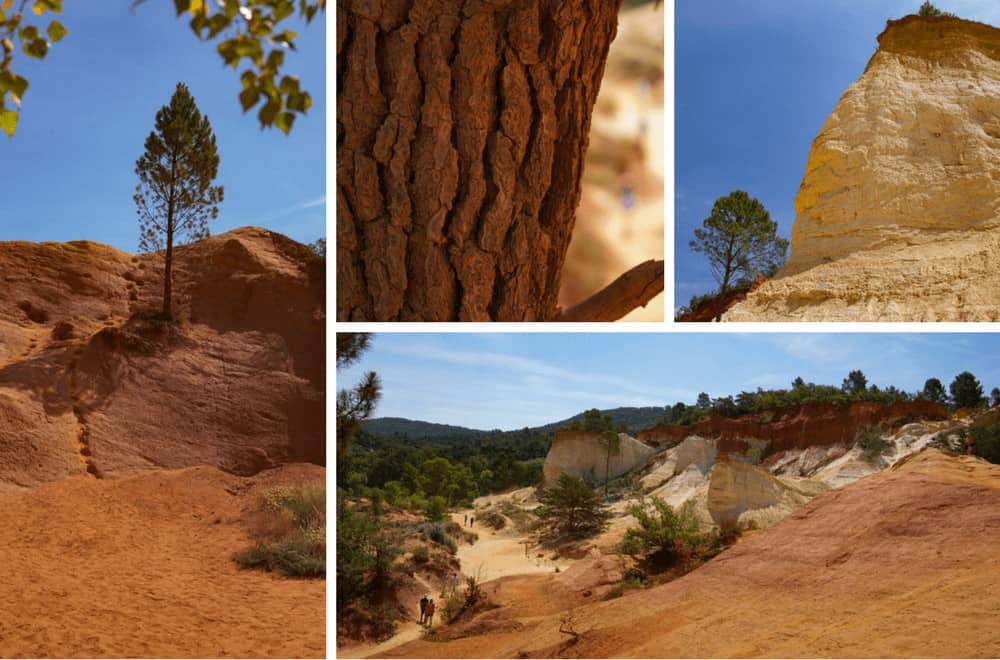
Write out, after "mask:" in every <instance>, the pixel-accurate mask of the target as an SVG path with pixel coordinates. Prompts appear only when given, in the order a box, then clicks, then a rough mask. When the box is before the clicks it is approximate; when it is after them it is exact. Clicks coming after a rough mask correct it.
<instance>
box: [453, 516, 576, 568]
mask: <svg viewBox="0 0 1000 660" xmlns="http://www.w3.org/2000/svg"><path fill="white" fill-rule="evenodd" d="M477 501H478V500H477ZM466 515H470V516H475V515H476V511H475V510H473V509H466V510H462V511H455V512H453V513H452V514H451V519H452V520H453V521H455V522H456V523H458V524H459V525H462V523H463V519H464V516H466ZM463 527H464V528H465V529H468V530H471V531H473V532H476V533H477V534H479V540H478V541H476V542H475V543H474V544H472V545H466V544H464V543H463V544H461V545H459V547H458V553H457V554H456V556H457V557H458V560H459V561H460V562H461V563H462V573H464V574H465V575H477V576H478V578H479V581H480V582H488V581H490V580H496V579H498V578H502V577H508V576H511V575H533V574H537V573H554V572H555V569H556V567H557V566H558V567H559V570H565V569H566V567H567V566H568V562H567V560H560V561H558V562H556V561H552V560H551V559H550V558H549V557H550V556H551V555H552V551H551V550H550V551H548V552H547V553H545V552H543V551H542V550H541V548H539V547H537V546H534V545H532V546H529V547H528V553H527V556H525V552H524V543H523V542H522V540H523V537H522V536H521V535H520V534H518V533H517V531H515V530H514V529H513V528H512V527H510V526H508V527H506V528H504V529H502V530H500V531H495V530H493V529H491V528H489V527H487V526H486V525H482V524H480V523H478V522H477V523H476V524H475V525H474V526H471V527H469V526H466V525H463ZM540 554H541V555H543V556H542V557H539V556H538V555H540Z"/></svg>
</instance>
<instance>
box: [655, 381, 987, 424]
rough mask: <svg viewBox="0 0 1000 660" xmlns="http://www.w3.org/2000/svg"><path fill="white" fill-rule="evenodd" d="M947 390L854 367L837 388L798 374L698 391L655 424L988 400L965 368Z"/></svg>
mask: <svg viewBox="0 0 1000 660" xmlns="http://www.w3.org/2000/svg"><path fill="white" fill-rule="evenodd" d="M949 391H950V392H951V395H950V396H949V395H948V393H947V392H946V391H945V389H944V386H943V385H942V384H941V381H940V380H938V379H937V378H930V379H928V380H927V382H926V383H925V384H924V388H923V389H922V390H921V391H919V392H913V393H910V392H906V391H904V390H902V389H900V388H898V387H896V386H895V385H889V386H888V387H879V386H878V385H875V384H869V382H868V378H867V377H866V376H865V374H864V373H863V372H862V371H861V370H854V371H851V372H850V373H849V374H848V375H847V377H846V378H844V380H843V382H842V383H841V385H840V387H836V386H834V385H817V384H816V383H807V382H805V380H803V379H802V378H801V377H799V378H796V379H795V380H794V381H792V386H791V388H790V389H771V390H765V389H763V388H757V391H755V392H748V391H744V392H740V393H739V394H737V395H736V396H722V397H717V398H714V399H713V398H712V397H711V396H709V395H708V394H707V393H706V392H702V393H701V394H699V395H698V399H697V402H696V403H695V405H688V404H685V403H681V402H678V403H675V404H674V405H673V406H670V407H668V408H667V409H666V412H665V413H664V415H663V417H661V418H660V419H659V420H658V421H657V424H658V425H659V424H662V425H668V426H672V425H683V426H689V425H691V424H695V423H697V422H699V421H700V420H702V419H704V418H706V417H708V416H710V415H719V416H723V417H736V416H739V415H746V414H749V413H754V412H762V411H766V410H773V409H775V408H781V407H783V406H791V405H800V404H804V403H816V402H827V403H847V402H850V401H874V402H880V403H892V402H894V401H912V400H914V399H926V400H928V401H933V402H935V403H940V404H942V405H946V406H950V407H952V408H976V407H980V406H984V405H986V404H987V403H988V402H987V399H986V398H985V397H984V396H983V388H982V385H981V384H980V382H979V380H978V379H977V378H976V377H975V376H974V375H973V374H971V373H969V372H968V371H965V372H962V373H960V374H959V375H957V376H956V377H955V379H954V380H953V381H952V383H951V385H950V386H949ZM990 396H991V398H992V403H993V405H997V404H1000V388H993V391H992V392H991V394H990Z"/></svg>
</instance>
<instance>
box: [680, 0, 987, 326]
mask: <svg viewBox="0 0 1000 660" xmlns="http://www.w3.org/2000/svg"><path fill="white" fill-rule="evenodd" d="M921 4H922V0H822V1H821V2H820V1H816V0H677V3H676V10H675V12H676V19H675V20H676V31H675V35H676V36H675V38H676V81H675V85H676V91H675V94H676V115H675V121H676V140H675V144H676V161H675V162H676V189H675V195H676V205H675V208H676V224H675V226H676V240H675V247H674V251H675V259H676V271H675V272H676V293H675V305H677V306H680V305H685V304H687V302H688V300H690V298H691V296H692V295H694V294H701V293H707V292H709V291H711V290H714V289H716V288H717V287H718V284H717V283H716V282H715V281H714V280H713V279H712V275H711V273H710V271H709V270H708V267H707V266H706V265H705V262H704V257H703V256H702V255H700V254H697V253H693V252H691V250H690V248H689V247H688V242H689V241H690V240H691V239H692V238H693V231H694V228H695V227H698V226H700V225H701V223H702V221H703V220H704V219H705V218H706V217H708V215H709V213H710V212H711V209H712V204H713V202H714V201H715V200H716V199H717V198H719V197H722V196H724V195H727V194H729V193H730V192H732V191H733V190H737V189H742V190H746V191H747V192H749V193H750V194H751V195H753V196H754V197H757V198H758V199H760V200H761V201H762V202H763V203H764V206H765V207H767V209H768V210H769V211H770V212H771V217H772V219H774V220H777V221H778V224H779V233H780V234H781V235H782V236H785V237H786V238H787V237H789V236H790V233H791V226H792V221H793V220H794V209H793V207H792V201H793V200H794V198H795V193H796V192H797V191H798V188H799V184H800V183H801V180H802V175H803V173H804V171H805V164H806V157H807V156H808V153H809V146H810V144H811V143H812V140H813V138H815V137H816V135H817V134H818V133H819V129H820V128H821V127H822V125H823V122H824V121H825V120H826V118H827V116H828V115H829V114H830V113H831V112H832V111H833V108H834V106H835V105H836V104H837V100H838V99H839V98H840V96H841V95H842V94H843V93H844V91H845V90H846V89H847V87H848V86H849V85H850V84H851V83H853V82H854V81H855V80H857V79H858V78H859V77H860V76H861V74H862V72H863V71H864V68H865V65H866V64H867V62H868V60H869V58H871V56H872V55H873V54H874V53H875V49H876V48H877V46H878V42H877V41H876V37H877V36H878V34H879V33H880V32H882V30H883V29H884V28H885V22H886V20H887V19H889V18H899V17H901V16H904V15H906V14H911V13H915V12H916V10H917V9H918V8H919V6H920V5H921ZM935 4H936V5H937V6H938V7H939V8H941V9H943V10H945V11H950V12H953V13H956V14H957V15H959V16H961V17H963V18H968V19H972V20H979V21H983V22H986V23H991V24H993V25H1000V2H997V1H996V0H937V1H936V2H935Z"/></svg>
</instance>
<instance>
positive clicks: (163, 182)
mask: <svg viewBox="0 0 1000 660" xmlns="http://www.w3.org/2000/svg"><path fill="white" fill-rule="evenodd" d="M155 126H156V128H155V130H154V131H153V132H151V133H150V134H149V136H148V137H147V138H146V151H145V153H143V154H142V156H140V157H139V159H138V160H137V161H136V162H135V173H136V174H137V175H138V176H139V183H138V184H137V185H136V187H135V195H134V197H133V199H134V200H135V205H136V213H137V214H138V216H139V232H140V238H139V249H140V250H142V251H144V252H152V251H156V250H164V249H165V250H166V252H165V256H164V267H163V316H164V317H166V318H168V319H169V318H172V317H173V311H172V304H171V303H172V286H173V257H174V245H179V244H181V241H185V240H188V241H196V240H199V239H202V238H206V237H208V236H209V235H210V232H209V229H208V221H209V220H214V219H215V218H216V217H218V215H219V207H218V205H219V203H220V202H221V201H222V194H223V191H222V186H213V185H212V181H213V180H214V179H215V175H216V174H217V173H218V171H219V152H218V149H217V148H216V144H215V134H214V133H213V132H212V126H211V124H209V122H208V117H203V116H202V114H201V112H200V111H199V110H198V106H197V105H195V102H194V97H192V96H191V92H189V91H188V88H187V87H186V86H185V85H184V84H183V83H177V89H176V90H175V91H174V95H173V96H172V97H171V99H170V104H169V105H165V106H163V107H162V108H160V110H159V111H158V112H157V113H156V124H155Z"/></svg>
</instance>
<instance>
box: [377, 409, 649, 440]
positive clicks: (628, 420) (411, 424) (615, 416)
mask: <svg viewBox="0 0 1000 660" xmlns="http://www.w3.org/2000/svg"><path fill="white" fill-rule="evenodd" d="M601 413H602V414H604V415H608V416H610V417H611V419H612V421H613V422H614V423H615V424H625V428H626V430H627V432H628V433H629V434H631V435H635V434H636V433H638V432H639V431H642V430H643V429H647V428H650V427H652V426H654V425H655V424H656V421H657V420H659V419H660V418H661V417H663V415H664V414H665V413H666V408H664V407H659V406H648V407H645V408H630V407H624V408H612V409H609V410H602V411H601ZM579 419H583V413H582V412H581V413H580V414H578V415H574V416H572V417H570V418H568V419H563V420H560V421H558V422H552V423H550V424H545V425H544V426H535V427H530V428H526V429H523V430H524V431H528V432H531V433H544V434H548V433H552V432H554V431H555V430H556V429H559V428H561V427H563V426H566V425H568V424H571V423H573V422H575V421H577V420H579ZM361 427H362V428H363V429H364V430H365V431H366V432H368V433H371V434H374V435H388V436H398V437H405V438H435V439H442V440H443V439H449V438H454V439H456V440H457V439H460V438H462V437H465V438H469V437H479V436H484V435H488V434H496V433H498V432H499V431H497V430H491V431H486V430H481V429H470V428H465V427H463V426H452V425H450V424H434V423H432V422H421V421H418V420H413V419H404V418H402V417H379V418H376V419H369V420H367V421H365V422H362V423H361Z"/></svg>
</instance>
